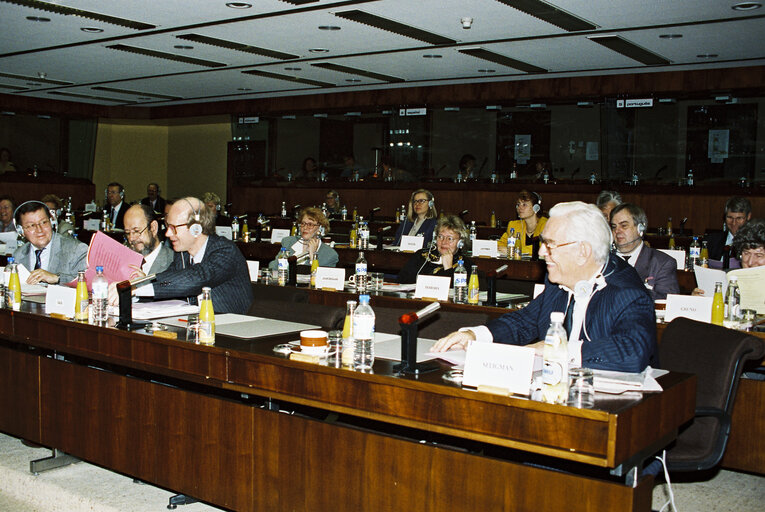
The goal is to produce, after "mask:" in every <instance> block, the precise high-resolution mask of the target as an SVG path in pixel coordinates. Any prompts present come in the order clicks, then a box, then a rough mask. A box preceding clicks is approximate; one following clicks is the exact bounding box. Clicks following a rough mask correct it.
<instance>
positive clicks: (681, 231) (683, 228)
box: [680, 217, 688, 235]
mask: <svg viewBox="0 0 765 512" xmlns="http://www.w3.org/2000/svg"><path fill="white" fill-rule="evenodd" d="M686 222H688V217H684V218H683V220H681V221H680V234H681V235H682V234H683V233H684V231H685V223H686Z"/></svg>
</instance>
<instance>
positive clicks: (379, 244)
mask: <svg viewBox="0 0 765 512" xmlns="http://www.w3.org/2000/svg"><path fill="white" fill-rule="evenodd" d="M390 229H391V226H384V227H381V228H380V229H378V230H377V250H378V251H382V250H383V233H385V232H386V231H389V230H390Z"/></svg>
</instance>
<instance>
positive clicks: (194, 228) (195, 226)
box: [183, 198, 203, 238]
mask: <svg viewBox="0 0 765 512" xmlns="http://www.w3.org/2000/svg"><path fill="white" fill-rule="evenodd" d="M183 200H184V201H186V202H187V203H189V206H190V207H191V209H192V210H193V211H194V221H193V222H192V223H191V224H189V233H191V235H192V236H193V237H194V238H197V237H198V236H199V235H201V234H202V231H203V229H202V224H201V222H200V214H199V211H200V210H199V209H197V208H194V205H192V204H191V201H189V200H188V199H186V198H184V199H183Z"/></svg>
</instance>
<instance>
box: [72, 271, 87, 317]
mask: <svg viewBox="0 0 765 512" xmlns="http://www.w3.org/2000/svg"><path fill="white" fill-rule="evenodd" d="M74 319H75V320H77V321H78V322H87V321H88V283H87V282H86V281H85V271H84V270H80V271H79V272H77V291H76V292H75V297H74Z"/></svg>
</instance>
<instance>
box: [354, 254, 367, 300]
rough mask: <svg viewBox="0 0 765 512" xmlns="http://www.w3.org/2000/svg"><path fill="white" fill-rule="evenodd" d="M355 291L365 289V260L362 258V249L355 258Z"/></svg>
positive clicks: (363, 290)
mask: <svg viewBox="0 0 765 512" xmlns="http://www.w3.org/2000/svg"><path fill="white" fill-rule="evenodd" d="M354 279H355V280H356V291H357V292H365V291H367V260H366V258H364V251H360V252H359V257H358V258H357V259H356V277H355V278H354Z"/></svg>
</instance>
